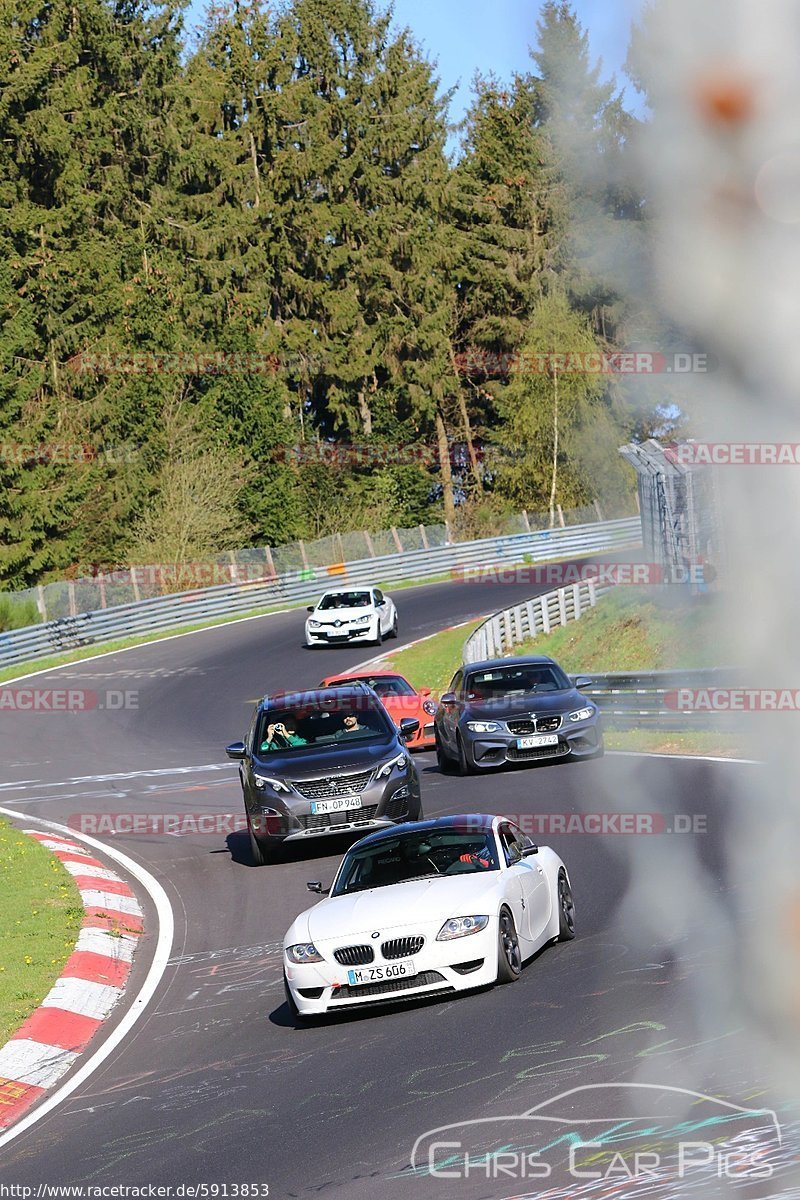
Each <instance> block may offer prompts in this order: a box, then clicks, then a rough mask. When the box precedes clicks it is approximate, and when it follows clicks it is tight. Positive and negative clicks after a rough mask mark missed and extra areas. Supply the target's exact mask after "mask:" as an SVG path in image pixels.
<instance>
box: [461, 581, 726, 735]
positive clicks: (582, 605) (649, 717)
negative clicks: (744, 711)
mask: <svg viewBox="0 0 800 1200" xmlns="http://www.w3.org/2000/svg"><path fill="white" fill-rule="evenodd" d="M613 586H614V585H613V584H612V585H604V586H602V587H597V586H596V585H595V583H594V581H593V580H588V581H585V582H583V583H579V584H578V583H576V584H573V585H572V586H571V587H564V588H559V589H558V590H557V591H553V592H547V593H545V594H544V595H542V596H536V597H534V598H533V599H531V600H524V601H523V602H522V603H521V604H515V605H514V606H513V607H511V608H505V609H502V610H501V611H500V612H496V613H493V614H492V616H490V617H487V618H486V620H485V621H484V622H483V624H482V625H479V626H478V628H477V629H476V630H475V631H474V633H472V634H471V635H470V637H468V638H467V640H466V642H465V643H464V648H463V651H462V660H463V661H464V662H465V663H470V662H481V661H483V660H484V659H491V658H503V657H504V656H506V655H508V654H510V653H512V648H513V647H514V646H519V645H521V644H522V643H523V642H526V641H529V640H531V639H533V638H536V637H537V636H538V635H539V634H542V633H544V634H547V633H550V632H551V630H553V629H555V628H557V627H558V626H559V625H566V624H567V623H568V622H569V621H577V620H579V619H580V617H582V616H583V615H584V614H585V613H586V612H587V611H588V610H589V609H590V608H593V607H594V606H595V604H596V603H597V600H598V599H599V597H600V596H602V595H604V594H605V593H607V592H609V591H611V590H612V587H613ZM579 675H580V676H582V677H583V678H584V679H590V680H591V684H590V685H589V686H584V687H582V688H581V692H582V693H583V694H584V695H586V696H590V697H591V698H592V700H594V702H595V704H596V705H597V707H598V708H599V709H600V710H601V712H602V713H603V720H604V723H605V725H606V727H607V728H612V727H613V728H614V729H642V728H651V729H658V730H659V731H665V732H666V731H675V730H680V731H681V732H684V733H685V732H686V731H687V730H689V729H692V728H694V729H709V728H710V729H715V730H722V729H735V728H738V727H740V723H741V722H740V718H738V714H737V713H735V712H728V711H716V710H715V709H714V708H713V707H712V706H711V705H710V704H708V705H706V704H702V705H700V706H699V707H690V706H688V705H687V706H685V707H683V706H682V705H681V700H680V697H679V696H678V693H679V691H680V690H681V689H689V690H691V691H705V690H708V691H713V689H715V688H730V687H738V686H741V678H740V675H739V673H738V671H737V669H736V668H734V667H709V668H704V669H701V670H688V669H687V670H676V671H617V672H613V673H610V674H598V673H597V672H594V671H583V672H578V674H576V675H572V676H571V678H572V680H573V682H574V680H576V679H577V678H578V677H579ZM737 718H738V719H737Z"/></svg>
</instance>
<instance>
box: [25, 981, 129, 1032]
mask: <svg viewBox="0 0 800 1200" xmlns="http://www.w3.org/2000/svg"><path fill="white" fill-rule="evenodd" d="M121 995H122V988H121V987H115V986H114V985H113V984H110V983H94V982H93V981H92V980H90V979H72V978H70V977H69V976H68V977H66V978H61V979H57V980H56V982H55V983H54V984H53V986H52V988H51V989H50V991H49V992H48V993H47V995H46V996H45V998H44V1000H43V1001H42V1008H63V1009H64V1010H65V1011H66V1012H72V1013H80V1015H81V1016H82V1017H91V1018H92V1020H94V1021H105V1019H106V1017H107V1016H108V1014H109V1013H110V1012H111V1010H112V1008H113V1007H114V1005H115V1004H116V1003H117V1001H118V1000H119V998H120V996H121Z"/></svg>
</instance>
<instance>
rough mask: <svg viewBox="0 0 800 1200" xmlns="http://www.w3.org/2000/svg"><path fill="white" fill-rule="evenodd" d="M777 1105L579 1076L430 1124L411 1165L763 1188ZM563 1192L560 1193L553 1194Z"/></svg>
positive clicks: (481, 1175) (771, 1171) (556, 1180)
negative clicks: (483, 1113) (569, 1084)
mask: <svg viewBox="0 0 800 1200" xmlns="http://www.w3.org/2000/svg"><path fill="white" fill-rule="evenodd" d="M780 1151H781V1130H780V1126H779V1124H778V1119H777V1116H776V1114H775V1112H774V1111H773V1110H772V1109H768V1108H750V1107H745V1106H742V1105H740V1104H736V1103H732V1102H731V1101H728V1100H722V1099H719V1098H718V1097H715V1096H707V1095H705V1094H703V1093H701V1092H694V1091H690V1090H689V1089H686V1088H678V1087H671V1086H668V1085H662V1084H646V1083H627V1084H625V1083H618V1084H602V1083H601V1084H585V1085H583V1086H581V1087H576V1088H572V1089H570V1090H569V1091H566V1092H562V1093H560V1094H559V1095H557V1096H554V1097H552V1098H551V1099H549V1100H545V1101H543V1102H542V1103H540V1104H537V1105H536V1106H534V1107H533V1108H530V1109H528V1110H527V1111H525V1112H523V1113H519V1114H514V1115H509V1116H498V1117H482V1118H477V1119H475V1120H469V1121H463V1122H456V1123H454V1124H451V1125H443V1126H440V1127H439V1128H437V1129H431V1130H428V1131H427V1132H426V1133H423V1134H421V1135H420V1137H418V1138H417V1140H416V1142H415V1143H414V1147H413V1149H412V1151H411V1170H412V1172H413V1173H414V1174H415V1175H424V1176H426V1177H429V1178H432V1179H440V1180H454V1179H472V1180H481V1181H483V1180H486V1181H494V1182H495V1183H496V1184H497V1185H501V1184H502V1185H507V1184H510V1183H511V1181H513V1180H516V1181H523V1182H525V1181H527V1182H528V1183H535V1182H539V1183H543V1184H546V1186H547V1187H548V1188H551V1187H559V1186H567V1187H570V1186H571V1187H572V1188H575V1187H576V1186H578V1185H579V1184H580V1185H584V1186H586V1185H589V1184H591V1183H594V1184H595V1185H598V1184H600V1183H602V1184H603V1185H606V1184H607V1185H612V1184H616V1185H620V1184H624V1183H625V1182H632V1183H633V1182H636V1183H642V1182H645V1181H648V1182H650V1183H653V1182H654V1181H656V1180H667V1179H671V1180H674V1179H676V1178H677V1179H680V1180H685V1181H686V1182H687V1185H688V1184H689V1183H690V1182H692V1183H697V1184H698V1185H702V1183H703V1181H704V1180H705V1181H709V1180H712V1179H713V1180H715V1181H722V1182H723V1183H724V1182H725V1181H734V1180H735V1181H737V1182H738V1183H743V1182H747V1183H748V1184H749V1185H750V1186H751V1189H753V1190H750V1191H748V1196H749V1197H762V1196H763V1197H766V1196H767V1195H768V1194H769V1191H770V1189H769V1188H768V1189H767V1191H763V1190H762V1186H761V1185H763V1186H766V1185H767V1184H771V1185H772V1186H774V1177H775V1175H776V1173H777V1170H778V1166H779V1156H780ZM559 1194H560V1193H559Z"/></svg>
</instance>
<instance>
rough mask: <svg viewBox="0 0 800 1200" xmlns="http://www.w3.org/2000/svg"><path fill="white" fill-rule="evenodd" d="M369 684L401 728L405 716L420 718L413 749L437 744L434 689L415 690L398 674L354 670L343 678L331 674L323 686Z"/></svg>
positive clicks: (428, 747) (409, 746)
mask: <svg viewBox="0 0 800 1200" xmlns="http://www.w3.org/2000/svg"><path fill="white" fill-rule="evenodd" d="M357 679H359V680H361V681H362V682H363V683H366V684H367V685H368V686H369V687H371V688H372V690H373V691H374V692H375V693H376V694H377V695H378V696H379V697H380V700H381V703H382V704H383V706H384V708H385V709H386V711H387V712H388V713H389V716H390V717H391V718H392V720H393V721H394V723H395V725H397V726H398V727H399V725H400V721H401V720H402V718H403V717H416V719H417V720H418V721H419V729H418V730H417V732H416V733H415V734H414V735H413V737H410V738H409V739H408V741H407V742H406V746H407V747H408V749H409V750H428V749H430V748H432V747H433V746H434V745H435V738H434V733H433V714H434V713H435V712H436V704H435V702H434V700H433V699H432V698H431V689H430V688H420V689H419V690H417V689H416V688H414V687H412V686H411V684H410V683H409V682H408V680H407V679H406V678H405V676H404V675H398V674H397V672H396V671H376V672H374V673H373V672H370V671H354V672H353V674H352V675H351V674H348V673H347V672H345V673H344V674H342V675H329V676H328V677H327V678H326V679H323V680H322V682H321V683H320V685H319V686H320V687H342V686H344V685H346V684H348V683H353V681H354V680H357Z"/></svg>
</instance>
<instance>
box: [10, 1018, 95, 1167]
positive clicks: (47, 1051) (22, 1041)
mask: <svg viewBox="0 0 800 1200" xmlns="http://www.w3.org/2000/svg"><path fill="white" fill-rule="evenodd" d="M77 1057H78V1055H77V1054H76V1053H75V1051H74V1050H62V1049H61V1048H60V1047H59V1046H50V1045H48V1044H47V1042H34V1041H33V1039H32V1038H15V1039H14V1040H12V1041H10V1042H6V1044H5V1046H3V1048H2V1050H0V1076H2V1077H3V1079H12V1080H14V1082H15V1083H28V1084H31V1085H32V1086H33V1087H40V1088H48V1087H51V1086H52V1085H53V1084H54V1083H55V1082H56V1081H57V1080H58V1079H60V1078H61V1076H62V1075H63V1074H64V1072H65V1071H68V1070H69V1068H70V1067H71V1066H72V1064H73V1063H74V1062H75V1059H76V1058H77ZM3 1140H4V1139H2V1138H0V1144H2V1141H3Z"/></svg>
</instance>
